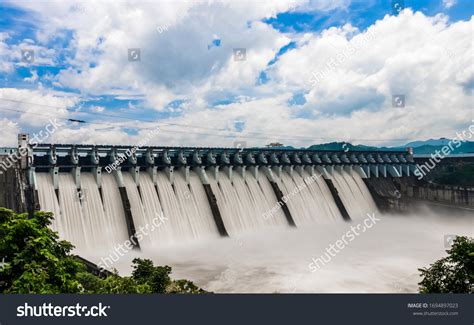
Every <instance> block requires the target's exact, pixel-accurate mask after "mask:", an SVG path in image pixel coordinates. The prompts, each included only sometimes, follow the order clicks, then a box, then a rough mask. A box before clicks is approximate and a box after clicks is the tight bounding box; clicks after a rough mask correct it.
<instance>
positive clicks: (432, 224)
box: [115, 210, 474, 293]
mask: <svg viewBox="0 0 474 325" xmlns="http://www.w3.org/2000/svg"><path fill="white" fill-rule="evenodd" d="M377 217H380V219H381V220H380V221H378V222H377V223H376V224H375V225H374V226H373V227H372V228H371V229H368V230H367V231H366V232H364V233H361V234H360V235H359V236H358V237H356V238H355V239H354V240H353V241H351V242H349V243H348V245H346V246H345V248H344V249H342V250H341V251H340V252H339V253H338V254H336V255H335V256H334V257H332V259H331V261H330V262H329V263H327V264H326V265H324V266H323V267H321V268H320V269H319V270H317V271H316V272H314V273H313V272H311V270H310V269H309V267H308V265H309V263H311V261H312V257H315V258H317V257H319V256H320V255H322V254H324V253H325V250H326V248H327V247H328V246H329V245H330V244H334V243H335V242H336V241H337V240H338V239H340V238H341V236H342V235H343V234H344V233H346V232H347V231H348V230H350V226H351V225H355V224H357V222H352V223H326V224H323V225H321V224H318V225H315V226H312V227H305V228H297V229H286V230H279V231H272V232H267V233H265V232H261V233H253V234H249V235H247V236H240V237H239V238H219V239H216V240H214V241H208V242H199V243H194V244H193V245H183V246H174V247H162V248H161V249H160V247H155V248H153V249H148V250H144V251H143V252H141V253H139V254H137V253H135V252H131V253H130V254H127V255H126V256H124V257H123V258H122V259H121V260H120V261H119V262H118V263H117V264H116V265H115V266H116V267H117V269H118V270H120V272H121V273H123V274H127V273H129V272H131V269H130V265H131V260H132V259H133V258H134V257H137V256H140V257H144V258H150V259H152V260H153V261H154V262H155V264H159V265H164V264H167V265H170V266H172V267H173V277H175V278H187V279H191V280H193V281H195V282H196V284H198V285H200V286H202V287H203V288H205V289H206V290H210V291H213V292H222V293H229V292H240V293H245V292H250V293H258V292H267V293H271V292H281V293H284V292H285V293H292V292H307V293H309V292H334V293H336V292H340V293H344V292H354V293H356V292H391V293H393V292H417V289H418V285H417V283H418V282H419V281H420V280H421V279H420V277H419V272H418V271H417V269H418V268H420V267H425V266H428V265H429V264H431V263H433V262H434V261H435V260H436V259H438V258H440V257H443V256H445V255H446V253H445V250H446V249H448V248H447V247H445V242H444V236H445V235H449V234H456V235H468V236H473V235H474V231H473V229H474V219H473V218H472V214H470V215H467V214H466V215H462V216H449V215H444V216H443V215H436V214H434V213H433V212H432V211H429V210H425V211H424V212H422V213H421V214H417V215H405V216H401V215H380V216H377Z"/></svg>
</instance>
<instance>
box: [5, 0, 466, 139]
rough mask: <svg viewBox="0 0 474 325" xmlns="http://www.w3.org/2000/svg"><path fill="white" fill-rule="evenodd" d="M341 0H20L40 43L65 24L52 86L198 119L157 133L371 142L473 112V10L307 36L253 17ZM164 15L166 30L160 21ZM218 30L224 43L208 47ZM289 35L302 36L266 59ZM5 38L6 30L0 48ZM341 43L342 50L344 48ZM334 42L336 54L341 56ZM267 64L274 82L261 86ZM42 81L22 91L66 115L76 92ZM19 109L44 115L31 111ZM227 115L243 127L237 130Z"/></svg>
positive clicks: (183, 119) (103, 134) (439, 129)
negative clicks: (69, 94)
mask: <svg viewBox="0 0 474 325" xmlns="http://www.w3.org/2000/svg"><path fill="white" fill-rule="evenodd" d="M348 4H349V2H348V1H338V2H329V1H268V2H266V1H265V2H263V1H262V2H250V1H244V2H238V3H237V2H232V3H231V2H222V1H215V2H206V3H202V2H197V3H196V2H192V3H190V2H187V3H186V2H167V1H165V2H163V3H160V6H157V5H153V4H151V3H141V2H128V1H125V2H122V1H121V2H107V3H104V2H87V3H84V4H83V5H82V6H81V7H80V10H78V9H77V8H75V9H74V8H72V7H71V4H70V3H64V2H59V1H58V2H54V3H53V4H52V3H51V2H47V3H46V2H42V1H40V2H24V3H23V2H22V3H21V5H22V6H26V7H28V8H29V9H31V10H34V11H35V12H38V13H39V14H40V17H41V18H40V21H39V22H38V25H39V26H40V27H39V32H38V40H39V42H45V43H46V42H47V41H48V40H49V39H51V38H52V37H54V35H56V33H57V32H58V31H60V30H63V29H70V30H72V31H73V38H72V40H71V43H70V50H73V52H74V53H75V55H74V56H73V57H70V58H69V59H68V60H69V61H68V63H69V64H71V68H69V69H66V70H63V71H62V72H61V73H60V74H59V76H58V77H57V78H56V83H55V85H57V86H60V85H62V86H65V87H70V88H76V89H79V90H80V91H81V93H82V94H83V95H85V96H87V95H104V94H113V95H115V96H118V97H119V98H143V99H144V103H145V105H146V106H147V107H153V108H155V109H157V110H164V109H165V107H166V105H167V104H168V103H169V102H171V101H173V100H177V99H179V100H184V103H183V104H182V105H181V106H180V108H179V109H175V111H174V115H173V116H175V117H173V118H170V119H167V120H165V121H166V122H168V123H177V124H183V125H193V126H203V128H184V127H181V126H169V125H168V126H163V131H162V132H161V133H160V135H159V137H157V138H156V139H155V140H156V142H155V143H153V144H167V145H216V146H222V145H232V144H233V142H234V141H236V140H245V141H247V142H248V143H249V145H262V144H265V143H268V142H270V141H280V142H283V143H285V144H293V145H296V146H299V145H309V144H312V143H317V142H325V141H329V140H331V139H339V140H345V138H347V137H350V138H351V139H354V140H355V141H356V142H366V143H368V144H402V143H404V142H407V141H408V140H412V139H420V138H432V137H438V136H439V137H441V136H450V135H453V134H454V132H455V131H456V130H457V129H459V128H460V127H462V126H463V125H465V124H468V123H469V122H470V120H471V115H470V114H471V112H472V104H471V102H472V88H473V84H474V70H473V68H472V67H473V65H472V58H471V57H470V53H471V52H470V51H471V48H470V46H471V45H470V44H471V41H472V34H471V33H472V32H471V24H472V22H473V19H472V18H471V20H470V21H469V22H463V21H460V22H457V23H454V24H449V23H448V19H447V17H446V16H443V15H437V16H435V17H426V16H424V15H423V14H421V13H419V12H418V13H413V12H412V11H410V10H409V9H408V10H405V11H403V12H402V13H401V14H399V15H398V16H389V15H387V16H385V17H384V18H383V19H382V20H379V21H377V22H376V23H375V24H373V25H372V26H370V27H369V29H368V30H367V31H362V32H361V31H359V30H357V29H356V28H355V27H353V26H352V25H350V24H347V25H345V26H341V27H339V28H336V27H333V28H330V29H328V30H325V31H323V32H322V33H306V34H304V35H301V34H299V35H295V34H283V33H281V32H279V31H277V30H275V29H273V28H272V27H271V26H269V25H267V24H265V23H263V22H262V21H261V20H262V19H263V18H269V17H274V16H276V14H277V13H279V12H284V11H287V10H290V11H291V10H293V11H295V10H297V11H300V10H306V11H317V10H319V11H329V10H332V9H334V6H337V7H338V8H343V9H344V8H347V6H348ZM165 25H166V26H167V28H166V30H162V32H161V33H160V32H159V31H158V30H157V28H158V27H159V26H165ZM370 35H373V37H368V36H370ZM4 37H6V36H5V35H4ZM216 38H218V39H219V40H221V44H220V46H213V47H211V48H209V49H208V45H209V44H210V43H211V42H212V41H213V40H214V39H216ZM292 40H293V41H296V42H297V44H298V47H297V48H295V49H292V50H289V51H288V52H286V53H285V54H283V55H282V56H281V57H280V58H279V60H278V61H277V62H276V63H275V64H274V65H272V66H271V67H269V68H268V69H266V67H267V64H268V62H269V61H270V60H271V59H272V58H274V56H275V54H276V53H278V51H279V49H280V48H281V47H282V46H284V45H286V44H288V43H289V42H290V41H292ZM1 44H2V43H1V39H0V51H1ZM38 46H43V45H38ZM353 46H356V50H352V49H353ZM18 48H19V47H18ZM129 48H140V49H141V62H129V61H128V57H127V50H128V49H129ZM233 48H246V49H247V58H246V60H245V61H235V60H233V58H232V49H233ZM347 49H349V50H350V52H348V53H350V54H349V55H347V56H344V54H342V53H344V51H346V50H347ZM48 53H49V52H48ZM0 54H1V52H0ZM50 54H51V58H50V59H51V60H52V61H50V62H49V63H48V62H46V63H48V64H53V63H54V62H56V59H55V58H54V54H55V53H50ZM341 55H342V57H343V60H339V59H338V58H340V57H341ZM43 59H45V60H46V57H45V58H43ZM335 60H336V62H340V63H337V64H334V63H332V65H331V66H332V67H331V68H330V69H329V72H328V73H327V75H326V76H325V77H324V78H322V79H321V80H320V81H319V82H318V83H317V84H316V85H312V83H311V82H309V79H310V78H311V76H312V72H314V71H315V72H318V71H321V70H322V69H326V68H327V63H328V62H330V61H331V62H334V61H335ZM91 63H93V64H91ZM0 69H1V67H0ZM263 70H266V73H267V75H268V77H269V78H270V81H269V82H268V83H267V84H264V85H260V86H256V81H257V79H258V76H259V74H260V73H261V71H263ZM8 91H9V95H11V94H12V93H14V90H12V89H10V90H8ZM16 91H17V92H21V91H20V90H16ZM296 92H299V93H301V92H302V93H304V94H305V99H306V100H307V103H306V104H304V105H301V106H291V105H289V104H288V101H289V100H290V99H291V98H292V96H293V94H294V93H296ZM48 93H49V92H48V90H45V89H41V90H38V91H34V92H32V93H29V92H28V91H23V93H22V94H21V95H18V96H19V97H22V98H26V97H31V98H30V101H35V102H41V103H47V104H48V105H52V103H53V104H54V106H59V107H61V109H60V110H59V113H60V114H61V116H69V115H68V112H67V111H66V110H65V109H66V108H67V107H71V105H73V104H74V103H76V102H77V99H75V98H69V99H68V100H69V101H67V100H66V101H64V100H59V99H58V98H56V97H58V96H55V94H54V92H51V93H50V94H48ZM392 94H404V95H405V96H406V107H405V108H393V107H391V96H392ZM5 96H6V95H5ZM37 96H38V97H37ZM230 98H233V99H234V101H235V102H234V103H232V104H230V105H223V106H219V107H215V108H211V107H210V106H211V105H210V103H212V102H214V101H217V100H222V99H230ZM55 101H56V102H55ZM24 108H25V109H26V108H27V109H32V108H31V107H24ZM36 110H37V111H41V108H36ZM18 121H19V122H20V123H21V124H22V125H23V124H24V125H35V126H38V125H39V124H41V123H40V122H39V120H35V121H32V120H31V117H30V118H28V117H27V116H25V115H23V116H21V117H20V118H19V120H18ZM235 121H240V125H242V126H243V130H242V131H241V132H238V131H237V130H236V128H235ZM42 123H44V121H42ZM122 124H123V123H122ZM127 125H129V126H131V127H133V126H137V125H135V124H134V123H127ZM80 126H81V125H80ZM138 126H140V125H138ZM142 126H143V125H142ZM146 126H147V127H153V126H154V125H149V124H146ZM222 130H224V131H222ZM171 131H175V132H176V133H174V132H171ZM143 132H146V131H143ZM198 133H199V134H198ZM211 133H212V134H214V135H213V136H211V135H209V134H211ZM263 134H266V135H263ZM55 139H56V140H57V141H61V142H92V143H107V142H108V143H110V142H114V143H131V141H132V142H133V141H138V140H139V137H137V136H129V135H127V134H126V133H125V132H124V131H123V130H121V129H120V128H117V127H111V128H106V129H104V128H103V127H100V128H99V127H97V126H96V125H83V126H81V127H72V128H69V129H62V130H59V131H58V132H57V133H56V134H55ZM396 139H401V140H400V141H397V140H396ZM357 140H359V141H357ZM370 140H376V141H370ZM367 141H369V142H367Z"/></svg>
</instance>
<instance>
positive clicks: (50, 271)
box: [0, 208, 206, 293]
mask: <svg viewBox="0 0 474 325" xmlns="http://www.w3.org/2000/svg"><path fill="white" fill-rule="evenodd" d="M52 218H53V215H52V213H49V212H36V213H35V215H34V216H33V218H28V216H27V215H26V214H15V213H14V212H13V211H11V210H7V209H4V208H0V262H1V263H2V264H0V293H205V292H206V291H204V290H203V289H200V288H198V287H197V286H196V285H195V284H194V283H193V282H191V281H188V280H177V281H174V280H172V279H171V277H170V274H171V271H172V269H171V267H169V266H168V265H165V266H155V265H153V262H152V261H150V260H147V259H134V260H133V273H132V276H125V277H121V276H119V275H118V273H117V271H115V272H114V273H113V274H111V275H108V276H107V277H106V278H101V277H98V276H96V275H94V274H92V273H89V272H87V269H86V267H85V265H84V264H83V263H82V262H80V261H79V260H78V259H77V258H76V257H74V256H73V255H71V251H72V249H73V248H74V246H73V245H72V244H71V243H69V242H67V241H64V240H60V239H59V236H58V234H57V233H56V232H54V231H53V230H51V228H50V227H49V226H50V225H51V220H52ZM3 263H4V264H3Z"/></svg>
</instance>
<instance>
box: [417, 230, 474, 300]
mask: <svg viewBox="0 0 474 325" xmlns="http://www.w3.org/2000/svg"><path fill="white" fill-rule="evenodd" d="M446 252H447V253H448V256H447V257H444V258H441V259H439V260H438V261H436V262H434V263H433V264H431V265H430V267H428V268H421V269H418V271H420V272H421V276H422V277H423V280H422V281H421V282H420V283H419V285H420V292H421V293H473V289H474V240H473V239H472V238H468V237H463V236H458V237H456V238H455V239H454V241H453V245H452V246H451V248H450V249H448V250H447V251H446Z"/></svg>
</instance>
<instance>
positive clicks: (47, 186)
mask: <svg viewBox="0 0 474 325" xmlns="http://www.w3.org/2000/svg"><path fill="white" fill-rule="evenodd" d="M122 175H123V182H124V186H125V189H126V192H127V196H128V199H129V202H130V208H131V213H132V217H133V222H134V225H135V230H136V231H139V230H140V229H146V235H145V236H141V237H142V239H141V241H140V246H141V248H143V249H154V248H156V247H162V246H163V245H167V244H174V243H183V242H188V241H194V240H202V239H209V238H211V239H212V238H217V237H218V236H219V232H218V229H217V226H216V222H215V219H214V216H213V212H212V210H211V206H210V204H209V201H208V197H207V195H206V192H205V190H204V186H203V184H202V182H201V179H200V178H199V176H198V175H197V174H196V173H195V172H193V171H192V170H191V171H189V178H188V180H187V179H186V177H185V173H184V172H183V171H182V170H181V171H180V170H179V169H178V170H176V171H175V172H174V177H173V182H172V181H171V179H170V176H169V175H168V174H166V173H165V172H164V171H158V172H157V174H156V180H157V182H156V184H155V183H154V182H153V180H152V178H151V176H150V175H149V174H148V173H147V172H143V173H141V174H140V175H139V180H137V181H136V180H135V178H134V177H133V176H132V174H130V173H129V172H123V173H122ZM215 175H217V177H215ZM230 175H232V177H231V178H232V179H231V178H230ZM332 176H333V182H334V185H335V187H336V188H337V190H338V192H339V195H340V197H341V200H342V202H343V204H344V206H345V208H346V210H347V211H348V213H349V215H350V217H351V219H360V218H363V217H365V216H366V215H367V214H368V213H377V212H378V210H377V207H376V205H375V202H374V200H373V198H372V196H371V194H370V192H369V190H368V189H367V187H366V185H365V183H364V182H363V180H362V178H361V177H360V176H359V174H357V173H356V172H354V171H350V172H347V171H334V172H333V173H332ZM36 178H37V183H38V195H39V201H40V205H41V209H42V210H46V211H52V212H53V213H54V216H55V219H54V221H53V224H52V228H53V229H54V230H56V231H58V232H59V234H60V236H61V237H62V238H64V239H67V240H69V241H71V242H72V243H73V244H74V245H75V246H76V247H77V249H78V250H87V249H89V250H90V249H94V250H95V249H103V250H107V249H111V248H113V247H115V246H117V245H119V244H121V243H124V242H125V241H126V240H127V239H128V238H129V233H128V229H127V223H126V217H125V212H124V207H123V203H122V199H121V195H120V191H119V187H118V184H117V181H116V176H115V175H114V174H108V173H104V174H103V175H102V185H101V189H100V190H99V187H98V186H97V182H96V180H95V177H94V175H93V174H92V173H88V172H83V173H81V187H82V195H78V190H77V186H76V184H75V181H74V178H73V176H72V174H71V173H66V172H64V173H63V172H61V173H59V178H58V179H59V188H58V189H59V191H58V193H59V194H58V195H56V193H55V190H54V186H53V181H52V176H51V174H50V173H37V174H36ZM208 178H209V183H210V187H211V189H212V191H213V193H214V195H215V197H216V200H217V206H218V208H219V211H220V214H221V217H222V220H223V222H224V226H225V228H226V230H227V233H228V234H229V235H230V236H231V237H234V236H239V235H240V234H243V233H246V232H249V231H271V230H269V229H271V228H274V227H289V225H288V221H287V219H286V217H285V214H284V212H283V209H282V208H281V203H279V202H278V201H277V197H276V195H275V193H274V191H273V188H272V185H271V184H270V181H269V179H268V178H267V177H266V176H265V175H264V174H263V173H262V172H259V173H249V172H247V173H245V174H244V173H238V172H236V171H234V172H233V173H229V171H228V170H227V171H224V170H220V171H219V172H218V173H217V174H213V175H208ZM275 178H276V179H275V180H276V182H277V185H278V187H279V188H280V190H281V191H282V193H283V195H284V201H285V202H286V205H287V207H288V209H289V211H290V214H291V216H292V218H293V219H294V221H295V223H296V225H297V227H304V226H305V225H310V224H315V223H321V224H322V223H324V222H343V218H342V216H341V213H340V211H339V209H338V207H337V206H336V204H335V201H334V199H333V197H332V194H331V192H330V190H329V188H328V186H327V184H326V182H325V181H324V179H323V177H322V176H321V175H320V174H318V173H316V174H313V175H310V174H309V173H308V172H307V171H306V170H300V171H299V172H297V171H296V170H294V171H293V172H291V173H290V172H289V171H288V170H285V171H283V172H282V173H281V175H280V177H277V176H276V175H275ZM321 226H323V225H321Z"/></svg>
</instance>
